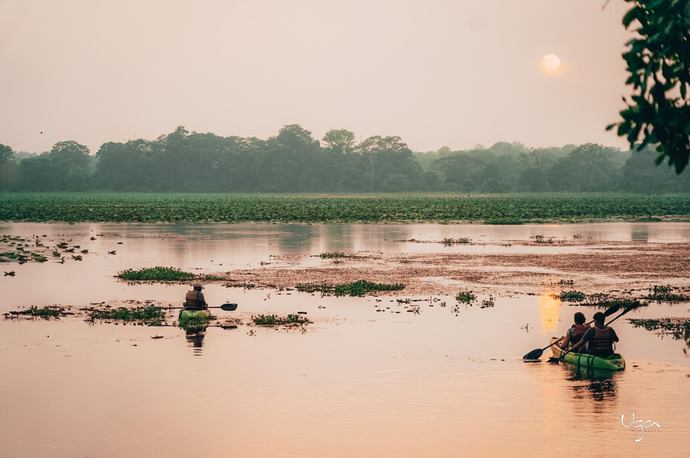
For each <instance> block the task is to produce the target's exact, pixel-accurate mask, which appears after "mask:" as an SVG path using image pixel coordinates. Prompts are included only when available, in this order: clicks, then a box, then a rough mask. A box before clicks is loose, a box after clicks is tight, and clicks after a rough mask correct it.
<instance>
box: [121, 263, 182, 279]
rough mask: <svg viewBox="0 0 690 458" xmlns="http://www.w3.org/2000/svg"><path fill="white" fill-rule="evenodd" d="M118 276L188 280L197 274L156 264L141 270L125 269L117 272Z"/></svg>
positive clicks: (122, 277) (124, 277)
mask: <svg viewBox="0 0 690 458" xmlns="http://www.w3.org/2000/svg"><path fill="white" fill-rule="evenodd" d="M117 277H118V278H121V279H123V280H127V281H187V280H192V279H193V278H195V275H194V274H193V273H190V272H185V271H183V270H180V269H178V268H176V267H161V266H156V267H147V268H144V269H139V270H134V269H127V270H123V271H121V272H119V273H118V274H117Z"/></svg>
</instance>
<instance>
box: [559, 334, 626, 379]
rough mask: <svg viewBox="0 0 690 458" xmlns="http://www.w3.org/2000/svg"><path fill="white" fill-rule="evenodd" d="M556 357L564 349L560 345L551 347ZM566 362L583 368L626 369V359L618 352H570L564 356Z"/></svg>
mask: <svg viewBox="0 0 690 458" xmlns="http://www.w3.org/2000/svg"><path fill="white" fill-rule="evenodd" d="M556 341H558V337H552V338H551V342H552V343H553V342H556ZM551 352H552V353H553V357H554V358H560V357H561V355H562V354H563V352H564V350H563V349H562V348H561V347H559V346H558V345H554V346H552V347H551ZM563 361H565V362H566V363H570V364H574V365H576V366H578V367H582V368H592V369H605V370H610V371H622V370H623V369H625V359H623V356H621V355H620V354H618V353H614V354H613V355H611V356H593V355H589V354H587V353H568V354H566V355H565V356H564V357H563Z"/></svg>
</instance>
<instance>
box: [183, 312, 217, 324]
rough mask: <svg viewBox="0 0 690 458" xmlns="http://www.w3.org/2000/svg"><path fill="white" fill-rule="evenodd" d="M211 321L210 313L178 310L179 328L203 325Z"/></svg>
mask: <svg viewBox="0 0 690 458" xmlns="http://www.w3.org/2000/svg"><path fill="white" fill-rule="evenodd" d="M210 319H211V312H209V311H208V310H186V309H182V310H180V316H179V318H178V321H179V323H180V326H181V327H188V326H199V325H204V324H205V323H206V322H207V321H209V320H210Z"/></svg>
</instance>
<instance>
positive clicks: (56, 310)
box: [5, 305, 72, 319]
mask: <svg viewBox="0 0 690 458" xmlns="http://www.w3.org/2000/svg"><path fill="white" fill-rule="evenodd" d="M66 315H72V313H71V312H67V311H66V309H65V308H64V307H59V306H57V305H49V306H46V307H36V306H33V305H32V306H31V307H29V308H28V309H26V310H13V311H10V312H7V313H5V318H16V317H18V316H26V317H34V318H43V319H49V318H60V317H62V316H66Z"/></svg>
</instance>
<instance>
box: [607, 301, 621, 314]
mask: <svg viewBox="0 0 690 458" xmlns="http://www.w3.org/2000/svg"><path fill="white" fill-rule="evenodd" d="M620 308H621V306H620V304H613V305H612V306H611V307H609V308H607V309H606V311H604V316H610V315H613V314H614V313H616V312H617V311H618V310H619V309H620Z"/></svg>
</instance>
